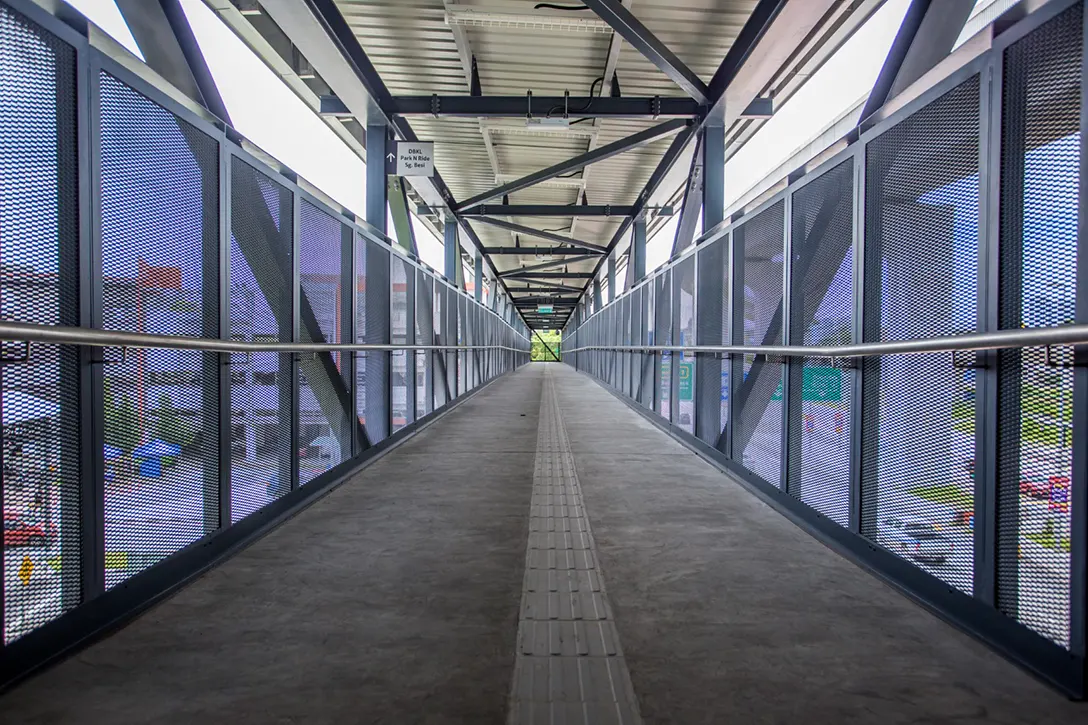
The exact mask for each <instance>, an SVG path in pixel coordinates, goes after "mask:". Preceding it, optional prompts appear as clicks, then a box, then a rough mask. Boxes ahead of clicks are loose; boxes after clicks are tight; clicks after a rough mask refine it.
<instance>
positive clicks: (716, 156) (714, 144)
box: [702, 121, 725, 232]
mask: <svg viewBox="0 0 1088 725" xmlns="http://www.w3.org/2000/svg"><path fill="white" fill-rule="evenodd" d="M702 152H703V231H704V232H707V231H709V230H711V229H713V228H714V227H716V226H718V225H719V224H721V223H722V221H723V220H724V218H725V128H724V127H723V126H722V125H721V123H720V122H718V121H711V122H708V123H707V124H706V125H704V126H703V147H702Z"/></svg>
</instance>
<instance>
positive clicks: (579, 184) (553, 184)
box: [495, 174, 586, 189]
mask: <svg viewBox="0 0 1088 725" xmlns="http://www.w3.org/2000/svg"><path fill="white" fill-rule="evenodd" d="M522 176H523V175H518V174H499V175H498V176H497V177H496V178H495V181H496V182H497V183H499V184H505V183H507V182H509V181H517V180H518V179H520V178H521V177H522ZM585 185H586V182H585V180H584V179H581V178H570V179H546V180H544V181H541V182H538V183H536V184H533V186H535V187H539V188H543V189H581V188H583V187H584V186H585Z"/></svg>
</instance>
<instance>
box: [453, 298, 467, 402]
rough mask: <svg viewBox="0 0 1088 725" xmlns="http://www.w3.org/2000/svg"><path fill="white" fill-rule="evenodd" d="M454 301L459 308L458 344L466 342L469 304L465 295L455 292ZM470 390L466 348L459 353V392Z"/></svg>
mask: <svg viewBox="0 0 1088 725" xmlns="http://www.w3.org/2000/svg"><path fill="white" fill-rule="evenodd" d="M453 299H454V301H455V302H456V309H457V344H458V345H464V344H465V333H466V331H467V327H466V321H465V317H466V309H467V306H468V300H467V299H465V298H464V297H463V296H461V295H458V294H454V296H453ZM466 390H468V353H467V352H466V351H464V350H461V351H458V353H457V392H458V394H460V393H463V392H465V391H466Z"/></svg>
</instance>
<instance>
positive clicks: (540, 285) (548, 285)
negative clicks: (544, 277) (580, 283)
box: [510, 280, 585, 294]
mask: <svg viewBox="0 0 1088 725" xmlns="http://www.w3.org/2000/svg"><path fill="white" fill-rule="evenodd" d="M510 281H511V282H516V281H517V280H510ZM524 281H525V283H526V284H527V285H530V286H529V287H511V288H510V291H511V292H552V291H555V292H577V293H579V294H581V293H582V292H584V291H585V288H583V287H571V286H569V285H565V284H559V283H557V282H544V281H541V280H532V281H529V280H524ZM532 285H536V286H535V287H534V286H532Z"/></svg>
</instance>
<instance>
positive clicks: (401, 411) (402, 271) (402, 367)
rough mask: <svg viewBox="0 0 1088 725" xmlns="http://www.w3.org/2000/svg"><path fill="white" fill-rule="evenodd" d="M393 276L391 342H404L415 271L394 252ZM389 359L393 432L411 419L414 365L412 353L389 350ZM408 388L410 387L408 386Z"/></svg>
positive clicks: (409, 329) (408, 336)
mask: <svg viewBox="0 0 1088 725" xmlns="http://www.w3.org/2000/svg"><path fill="white" fill-rule="evenodd" d="M392 260H393V261H392V264H393V276H392V288H391V290H390V293H391V298H392V307H391V309H390V313H391V315H392V319H393V328H392V334H393V337H392V342H394V343H396V344H400V345H407V344H408V343H409V341H410V339H411V332H412V331H413V327H414V326H413V325H409V322H410V320H411V317H412V312H413V309H412V308H413V307H414V303H415V275H414V273H413V272H414V270H413V269H412V267H410V266H409V265H408V262H407V261H405V260H404V259H401V258H400V257H399V256H397V255H395V254H394V255H393V256H392ZM392 363H393V431H394V432H396V431H398V430H400V429H401V428H403V427H404V426H406V425H408V424H409V423H411V422H412V420H413V414H414V412H415V411H414V407H415V405H414V401H413V400H411V398H412V397H413V393H414V392H415V387H414V380H413V378H414V375H413V374H412V368H414V366H415V353H414V352H410V351H407V350H397V351H395V352H394V353H393V354H392ZM409 388H411V390H409Z"/></svg>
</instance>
